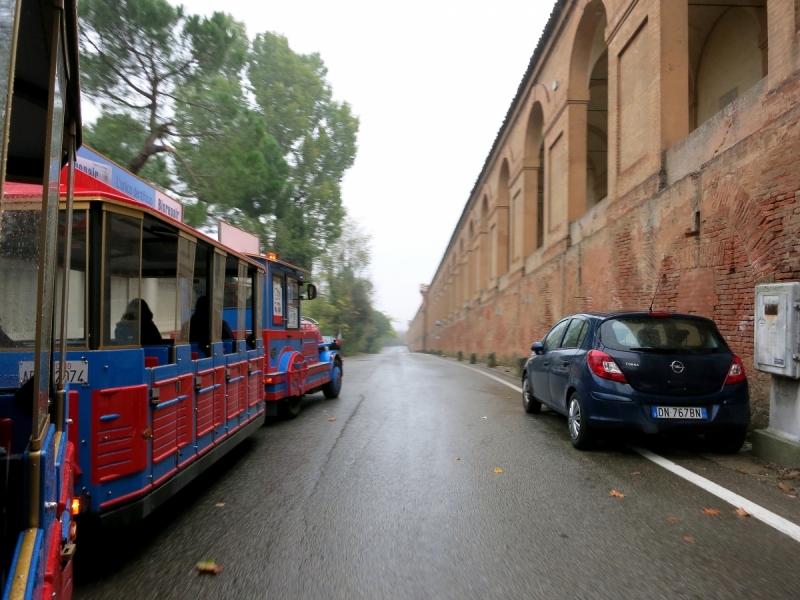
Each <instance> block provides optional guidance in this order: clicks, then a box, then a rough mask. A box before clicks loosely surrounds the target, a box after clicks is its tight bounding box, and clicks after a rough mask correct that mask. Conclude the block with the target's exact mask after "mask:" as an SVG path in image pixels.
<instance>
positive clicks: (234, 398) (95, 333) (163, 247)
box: [0, 0, 342, 600]
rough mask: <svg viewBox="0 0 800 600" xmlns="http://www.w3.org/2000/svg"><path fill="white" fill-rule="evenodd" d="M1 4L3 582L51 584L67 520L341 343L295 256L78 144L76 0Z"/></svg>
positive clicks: (121, 513) (209, 450)
mask: <svg viewBox="0 0 800 600" xmlns="http://www.w3.org/2000/svg"><path fill="white" fill-rule="evenodd" d="M0 17H2V18H0V30H2V31H0V33H2V34H3V35H0V128H2V132H0V133H2V135H0V482H2V483H0V486H2V487H1V488H0V489H2V496H0V509H1V510H0V518H2V523H1V524H0V525H2V527H1V528H0V591H2V600H7V599H13V600H17V599H24V600H39V599H41V598H47V599H51V598H56V599H59V600H67V599H69V598H70V596H71V593H72V564H73V560H72V557H73V555H74V552H75V548H76V545H75V540H76V523H77V524H78V525H79V524H80V522H81V520H83V519H92V520H98V521H100V522H102V523H103V524H108V523H130V522H133V521H136V520H137V519H141V518H143V517H145V516H146V515H148V514H149V513H150V512H152V511H153V510H154V509H155V508H156V507H157V506H158V505H160V504H161V503H163V502H164V501H165V500H167V499H168V498H169V497H171V496H172V495H173V494H174V493H175V492H176V491H178V490H179V489H181V488H182V487H183V486H185V485H186V484H187V483H188V482H189V481H191V480H192V479H193V478H195V477H196V476H197V475H199V474H200V473H201V472H202V471H203V470H204V469H206V468H207V467H209V466H210V465H211V464H213V463H214V462H215V461H217V460H219V458H220V457H221V456H223V455H224V454H225V453H226V452H228V451H229V450H230V449H232V448H233V447H234V446H235V445H236V444H237V443H239V442H240V441H242V440H243V439H245V438H246V437H247V436H248V435H249V434H251V433H252V432H253V431H255V429H256V428H257V427H259V426H260V425H261V424H262V423H263V422H264V420H265V418H266V417H267V416H273V415H278V414H283V415H284V416H287V417H293V416H296V415H297V413H298V411H299V408H300V404H301V398H302V396H303V395H304V394H309V393H315V392H322V393H324V394H325V396H326V397H328V398H335V397H337V396H338V394H339V390H340V388H341V383H342V358H341V356H340V354H339V349H338V346H337V345H336V344H335V343H328V342H326V341H325V340H324V339H323V338H322V336H321V335H320V332H319V330H318V328H317V327H316V326H315V325H314V324H313V323H312V322H310V321H309V320H307V319H304V318H303V317H302V316H301V303H302V301H304V300H309V299H313V298H314V297H315V296H316V288H315V286H314V285H313V284H311V283H309V282H307V281H306V278H307V277H308V273H307V272H306V271H304V270H303V269H301V268H298V267H296V266H293V265H291V264H289V263H287V262H284V261H281V260H278V258H277V257H276V256H275V255H273V254H267V255H262V254H261V253H260V252H259V250H260V248H259V247H258V244H257V240H256V243H255V245H254V244H253V238H252V236H250V237H249V238H248V236H247V234H245V233H244V232H239V233H238V234H236V233H235V228H232V227H231V226H228V225H227V224H222V223H221V224H220V232H222V231H223V230H224V231H227V232H229V235H228V237H227V238H225V237H224V236H222V235H221V237H220V240H215V239H212V238H211V237H209V236H208V235H206V234H204V233H203V232H200V231H197V230H194V229H192V228H190V227H188V226H186V225H184V224H183V223H182V222H181V218H182V215H181V211H182V207H181V205H180V203H177V202H175V201H174V200H171V199H169V198H168V197H166V196H165V195H164V194H162V193H161V192H160V191H158V190H156V189H155V188H153V187H152V186H149V185H148V184H147V183H146V182H144V181H141V180H139V179H137V178H136V177H134V176H133V175H131V174H130V173H127V172H126V171H125V170H124V169H122V168H121V167H119V166H118V165H115V164H114V163H112V162H111V161H108V159H105V158H104V157H102V156H101V155H99V154H97V153H95V152H93V151H92V150H90V149H88V148H85V147H84V148H81V122H80V97H79V90H78V64H77V28H76V15H75V3H74V0H64V2H62V3H56V4H52V3H51V4H48V5H45V4H41V3H39V2H35V1H34V0H0ZM6 17H8V18H6ZM4 28H5V29H4ZM6 34H8V35H6ZM23 40H25V48H26V51H25V52H16V49H17V47H18V45H21V44H23ZM12 109H13V110H12ZM65 165H66V166H65ZM230 232H234V234H232V235H230Z"/></svg>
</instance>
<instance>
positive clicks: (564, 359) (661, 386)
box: [522, 311, 750, 453]
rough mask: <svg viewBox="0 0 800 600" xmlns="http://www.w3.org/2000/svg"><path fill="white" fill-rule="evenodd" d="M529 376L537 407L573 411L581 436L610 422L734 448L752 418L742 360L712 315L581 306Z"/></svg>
mask: <svg viewBox="0 0 800 600" xmlns="http://www.w3.org/2000/svg"><path fill="white" fill-rule="evenodd" d="M531 351H532V354H531V356H530V358H529V359H528V360H527V362H526V363H525V369H524V372H523V375H522V403H523V406H524V408H525V411H526V412H528V413H538V412H539V411H540V410H541V407H542V404H546V405H547V406H548V407H550V408H552V409H553V410H555V411H557V412H560V413H562V414H564V415H566V416H567V424H568V430H569V437H570V440H571V441H572V445H573V446H575V447H576V448H578V449H586V448H588V447H590V446H591V445H592V443H593V442H594V441H595V439H596V438H597V436H598V434H600V433H601V432H603V431H609V430H618V431H619V430H629V431H640V432H645V433H669V432H686V433H695V434H703V435H704V436H705V438H706V441H707V442H708V444H709V446H710V448H711V449H712V450H713V451H715V452H721V453H734V452H737V451H738V450H739V449H740V448H741V447H742V444H743V443H744V440H745V434H746V432H747V426H748V425H749V424H750V395H749V392H748V388H747V377H746V375H745V372H744V366H743V365H742V361H741V360H740V359H739V357H738V356H736V355H735V354H734V353H733V352H732V351H731V349H730V348H729V347H728V345H727V344H726V343H725V339H724V338H723V337H722V335H721V334H720V333H719V331H718V330H717V327H716V325H715V324H714V322H713V321H711V320H710V319H706V318H703V317H697V316H693V315H681V314H673V313H664V312H646V311H642V312H619V313H585V314H576V315H572V316H569V317H566V318H565V319H562V320H561V321H559V322H558V323H557V324H556V325H555V327H553V328H552V329H551V330H550V332H549V333H548V334H547V335H546V336H545V338H544V339H543V340H542V341H541V342H536V343H535V344H533V345H532V346H531Z"/></svg>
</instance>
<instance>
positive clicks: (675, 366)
mask: <svg viewBox="0 0 800 600" xmlns="http://www.w3.org/2000/svg"><path fill="white" fill-rule="evenodd" d="M670 367H672V370H673V371H675V372H676V373H683V369H684V366H683V363H682V362H680V361H678V360H673V361H672V364H671V365H670Z"/></svg>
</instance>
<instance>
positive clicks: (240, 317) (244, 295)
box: [236, 262, 250, 340]
mask: <svg viewBox="0 0 800 600" xmlns="http://www.w3.org/2000/svg"><path fill="white" fill-rule="evenodd" d="M238 283H239V303H238V309H239V310H238V313H237V323H236V332H237V333H236V339H237V340H245V339H247V327H246V320H245V310H246V309H247V301H248V298H249V296H250V285H249V284H250V281H249V280H248V279H247V263H243V262H240V263H239V277H238Z"/></svg>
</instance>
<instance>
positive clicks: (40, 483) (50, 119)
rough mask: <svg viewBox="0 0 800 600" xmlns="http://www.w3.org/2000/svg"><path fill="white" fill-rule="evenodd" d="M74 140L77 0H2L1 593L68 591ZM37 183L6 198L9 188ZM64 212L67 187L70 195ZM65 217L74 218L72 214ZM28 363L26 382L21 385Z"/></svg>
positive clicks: (61, 595)
mask: <svg viewBox="0 0 800 600" xmlns="http://www.w3.org/2000/svg"><path fill="white" fill-rule="evenodd" d="M80 144H81V116H80V90H79V77H78V41H77V17H76V12H75V2H74V0H63V1H62V2H55V3H53V2H51V3H43V2H39V1H37V0H0V365H2V366H0V490H2V492H1V493H0V509H1V510H0V521H2V523H0V592H1V593H2V597H3V599H4V600H5V599H6V598H13V599H15V600H16V599H18V598H19V599H22V598H24V599H26V600H27V599H29V598H30V599H38V598H42V597H46V598H48V599H50V598H56V599H64V600H66V599H67V598H69V597H70V595H71V593H72V556H73V553H74V549H75V545H74V544H73V543H72V542H73V541H74V536H75V524H74V522H73V521H72V518H71V516H72V515H71V514H70V507H71V503H72V502H71V501H72V476H73V472H72V461H73V456H74V449H73V446H72V444H71V443H70V442H69V438H68V432H69V429H70V428H69V423H68V418H67V416H66V412H67V397H68V395H69V390H70V385H69V382H66V381H62V380H60V378H59V376H58V374H59V373H60V372H63V371H64V368H63V360H62V358H63V357H64V353H63V352H61V351H60V350H61V349H62V348H63V347H64V335H63V326H64V325H65V320H64V318H63V317H64V313H65V311H66V309H67V303H66V302H65V294H66V280H65V279H64V278H63V277H62V278H59V277H58V273H59V269H58V265H57V260H59V259H61V260H64V257H65V255H67V256H68V255H69V251H70V244H69V243H68V240H69V237H70V232H69V231H68V230H65V231H63V234H64V235H61V236H59V227H58V211H59V190H58V183H59V175H60V171H61V169H62V167H63V166H64V165H65V164H67V163H68V164H69V165H70V168H69V169H68V174H69V175H70V177H68V178H67V179H68V180H69V179H71V174H72V173H73V168H74V164H75V163H74V160H75V152H76V149H77V148H78V147H79V146H80ZM15 183H33V184H36V185H38V193H37V194H36V195H34V196H33V197H29V198H26V199H24V200H22V199H20V202H14V201H13V199H12V201H7V199H6V193H5V191H6V187H7V186H8V185H13V184H15ZM65 211H66V214H69V213H70V211H71V196H70V194H69V193H67V194H66V197H65ZM67 221H68V222H69V223H71V222H72V220H71V219H67ZM23 370H24V375H25V377H26V378H27V379H28V383H27V384H26V385H24V386H21V385H20V383H19V373H20V372H22V371H23Z"/></svg>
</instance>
